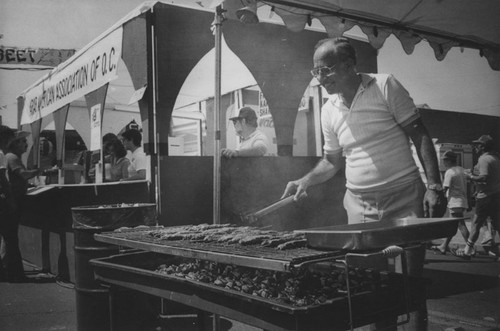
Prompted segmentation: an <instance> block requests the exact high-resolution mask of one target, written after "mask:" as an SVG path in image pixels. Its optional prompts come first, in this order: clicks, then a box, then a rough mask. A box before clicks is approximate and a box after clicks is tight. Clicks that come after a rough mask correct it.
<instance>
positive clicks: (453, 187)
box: [431, 151, 469, 255]
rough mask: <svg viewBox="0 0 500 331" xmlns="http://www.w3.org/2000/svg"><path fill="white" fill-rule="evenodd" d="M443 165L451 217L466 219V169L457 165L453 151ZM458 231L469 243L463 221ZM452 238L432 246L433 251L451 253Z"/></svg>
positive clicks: (460, 222) (447, 155)
mask: <svg viewBox="0 0 500 331" xmlns="http://www.w3.org/2000/svg"><path fill="white" fill-rule="evenodd" d="M442 159H443V163H444V166H445V168H446V172H445V173H444V180H443V189H444V190H445V192H446V195H447V198H448V211H449V213H450V216H451V217H460V218H463V217H464V213H465V211H466V210H468V209H469V204H468V200H467V177H466V176H465V173H464V168H462V167H461V166H459V165H457V154H455V153H453V152H452V151H446V152H445V153H444V154H443V156H442ZM458 230H460V233H461V234H462V236H463V237H464V240H465V241H467V239H468V238H469V230H468V229H467V226H466V225H465V221H464V220H463V219H462V220H460V221H458ZM451 239H452V237H449V238H446V239H445V241H443V242H442V243H441V244H440V245H435V246H432V247H431V249H432V250H433V251H435V252H438V253H441V254H443V255H444V254H446V252H447V251H449V248H448V246H449V244H450V241H451Z"/></svg>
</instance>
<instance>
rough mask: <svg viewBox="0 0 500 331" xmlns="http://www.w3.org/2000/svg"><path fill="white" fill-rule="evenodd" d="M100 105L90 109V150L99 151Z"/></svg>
mask: <svg viewBox="0 0 500 331" xmlns="http://www.w3.org/2000/svg"><path fill="white" fill-rule="evenodd" d="M101 110H102V107H101V104H100V103H98V104H97V105H94V106H92V108H90V150H91V151H97V150H99V149H101Z"/></svg>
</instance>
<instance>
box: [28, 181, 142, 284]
mask: <svg viewBox="0 0 500 331" xmlns="http://www.w3.org/2000/svg"><path fill="white" fill-rule="evenodd" d="M149 187H150V184H149V182H148V181H145V180H141V181H130V182H112V183H102V184H74V185H73V184H65V185H58V184H55V185H47V186H44V187H40V188H37V189H35V190H32V191H30V192H29V193H28V195H27V197H26V205H25V207H24V208H23V213H22V216H21V224H20V227H19V245H20V249H21V253H22V256H23V259H24V260H25V261H27V262H29V263H31V264H33V265H35V266H36V267H39V268H41V269H42V270H43V271H44V272H50V273H52V274H54V275H57V276H58V277H59V278H61V279H63V280H69V281H72V282H74V280H75V275H74V270H75V267H74V252H73V246H74V239H73V229H72V223H73V222H72V215H71V208H72V207H77V206H89V205H105V204H117V203H144V202H151V196H150V188H149Z"/></svg>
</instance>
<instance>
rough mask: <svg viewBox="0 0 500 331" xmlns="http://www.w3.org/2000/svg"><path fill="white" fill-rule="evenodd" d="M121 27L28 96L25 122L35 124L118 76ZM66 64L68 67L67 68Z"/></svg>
mask: <svg viewBox="0 0 500 331" xmlns="http://www.w3.org/2000/svg"><path fill="white" fill-rule="evenodd" d="M122 37H123V29H122V28H121V27H120V28H118V29H116V30H115V31H113V32H111V33H110V34H109V35H108V36H106V37H105V38H103V39H101V40H100V41H99V42H97V43H96V44H95V45H94V46H92V47H91V48H90V49H88V50H87V51H86V52H84V53H83V54H81V55H80V56H78V57H77V58H76V59H73V58H70V59H69V61H72V62H71V63H70V64H68V65H67V66H65V64H64V63H63V64H61V66H63V68H62V69H60V71H57V68H56V69H55V72H56V73H55V74H52V73H50V74H49V75H47V77H46V78H44V79H43V80H41V81H40V82H39V83H38V84H37V85H36V86H33V87H32V88H31V89H30V90H28V91H27V92H26V93H25V95H24V108H23V113H22V116H21V124H28V123H32V122H34V121H36V120H38V119H40V118H42V117H45V116H47V115H49V114H51V113H53V112H54V111H56V110H57V109H59V108H61V107H63V106H64V105H67V104H68V103H70V102H72V101H74V100H76V99H79V98H81V97H83V96H84V95H85V94H87V93H89V92H92V91H94V90H96V89H98V88H99V87H101V86H103V85H104V84H106V83H109V82H110V81H112V80H114V79H116V78H117V70H118V62H119V60H120V58H121V53H122ZM64 66H65V67H64Z"/></svg>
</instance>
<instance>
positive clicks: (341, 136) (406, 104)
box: [321, 74, 420, 192]
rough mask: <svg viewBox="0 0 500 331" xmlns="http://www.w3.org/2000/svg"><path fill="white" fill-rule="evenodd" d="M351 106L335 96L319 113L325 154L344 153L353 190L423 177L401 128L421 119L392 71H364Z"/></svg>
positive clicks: (348, 186)
mask: <svg viewBox="0 0 500 331" xmlns="http://www.w3.org/2000/svg"><path fill="white" fill-rule="evenodd" d="M360 75H361V84H360V86H359V88H358V91H357V92H356V95H355V97H354V99H353V101H352V104H351V107H350V108H348V107H347V106H346V105H345V103H344V101H343V99H342V97H340V96H339V95H337V94H334V95H332V96H331V97H330V99H329V100H328V101H327V102H326V103H325V105H324V106H323V108H322V111H321V127H322V131H323V136H324V139H325V144H324V146H323V149H324V153H325V154H335V153H340V152H342V151H343V153H344V154H345V157H346V179H347V183H346V186H347V188H348V189H350V190H351V191H354V192H370V191H375V190H380V189H385V188H391V187H397V186H399V185H403V184H405V183H410V182H412V181H414V180H416V179H417V178H419V176H420V175H419V172H418V168H417V166H416V164H415V161H414V159H413V156H412V151H411V147H410V142H409V139H408V137H407V136H406V134H405V132H404V131H403V129H402V126H404V125H406V124H408V123H411V122H412V121H414V120H416V119H417V118H419V116H420V115H419V113H418V110H417V107H416V106H415V104H414V102H413V100H412V98H411V97H410V95H409V93H408V91H406V89H405V88H404V87H403V86H402V85H401V83H399V82H398V81H397V80H396V79H395V78H394V77H393V76H392V75H385V74H360Z"/></svg>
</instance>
